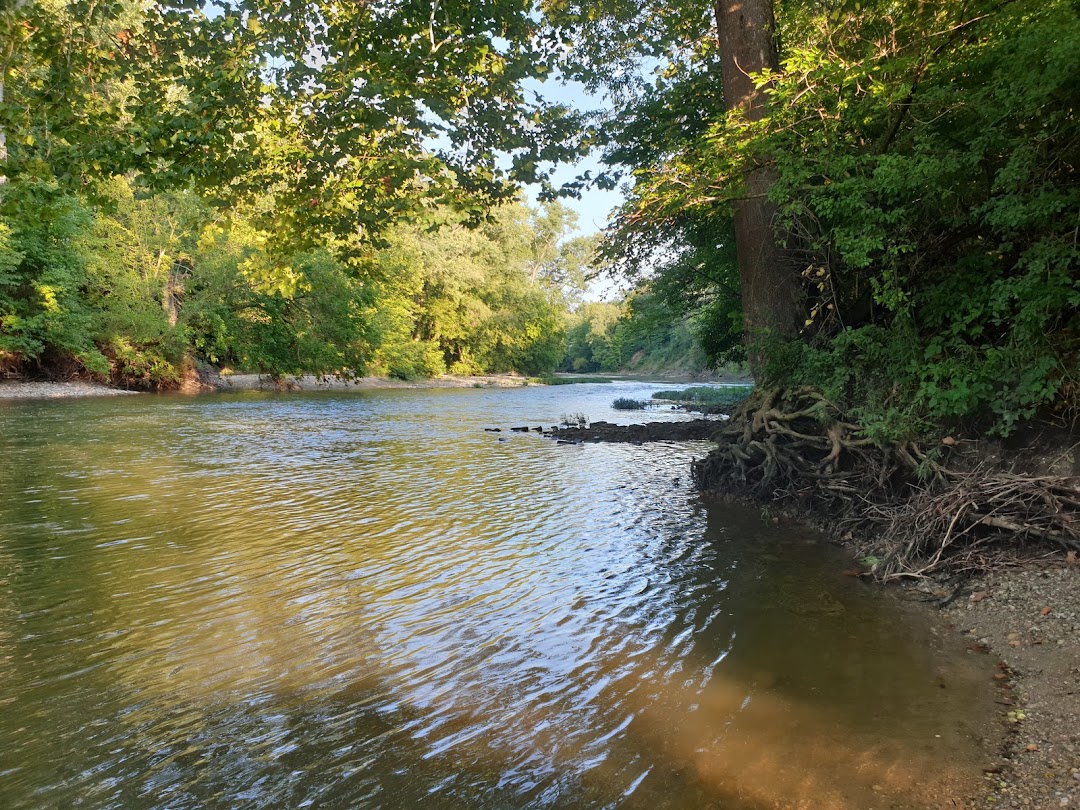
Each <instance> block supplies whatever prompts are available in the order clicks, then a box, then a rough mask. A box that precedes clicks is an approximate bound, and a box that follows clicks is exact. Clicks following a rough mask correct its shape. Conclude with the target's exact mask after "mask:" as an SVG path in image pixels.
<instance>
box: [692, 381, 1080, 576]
mask: <svg viewBox="0 0 1080 810" xmlns="http://www.w3.org/2000/svg"><path fill="white" fill-rule="evenodd" d="M717 441H718V443H719V444H718V447H717V449H716V450H714V451H713V452H712V453H710V454H709V456H707V457H706V458H704V459H702V460H701V461H699V462H697V463H696V464H695V465H694V477H695V480H696V481H697V483H698V485H699V486H700V487H701V488H702V489H705V490H711V491H715V492H720V493H724V494H732V495H739V496H750V497H754V498H757V499H760V500H765V501H769V502H778V503H780V504H781V505H785V506H791V507H795V508H797V509H799V510H800V511H803V512H806V513H809V514H810V515H812V516H814V517H817V518H819V519H820V518H824V519H826V520H828V521H829V524H830V525H829V528H830V529H831V530H832V531H833V532H834V533H836V534H837V535H840V536H844V537H847V538H849V539H853V540H855V542H856V543H857V545H858V546H859V547H860V549H861V550H862V552H863V553H864V555H865V556H867V557H873V558H874V559H875V564H874V574H875V575H876V576H878V577H879V578H881V579H896V578H905V577H923V576H927V575H929V574H931V573H938V572H942V571H944V572H949V573H958V572H964V571H972V570H978V569H983V568H986V567H989V566H991V565H993V564H994V563H995V562H999V561H1001V560H1004V559H1006V558H1007V557H1008V556H1009V555H1010V554H1015V552H1016V550H1017V548H1019V547H1023V546H1029V545H1030V546H1037V547H1039V548H1045V547H1046V546H1047V545H1049V546H1051V547H1056V548H1059V549H1064V550H1070V551H1080V478H1076V477H1063V476H1047V475H1019V474H1016V473H1013V472H1009V471H1005V470H1003V469H1000V468H996V467H993V466H991V465H989V464H985V463H984V464H976V465H974V466H973V467H970V468H965V467H964V466H963V465H964V463H966V462H965V460H964V459H963V458H961V457H960V455H959V454H957V453H954V452H952V450H951V448H949V447H945V446H943V447H939V448H935V449H934V451H933V452H930V451H928V450H927V449H926V448H925V447H924V446H922V445H920V444H919V443H916V442H904V443H888V444H878V443H876V442H874V441H873V440H872V439H870V438H869V437H867V436H865V435H864V434H863V433H862V431H861V429H860V427H859V425H857V424H854V423H853V422H851V421H849V420H847V419H845V418H844V415H843V414H842V413H841V412H840V410H839V409H838V408H837V407H836V406H835V405H833V404H832V403H830V402H829V401H828V400H827V399H825V397H823V396H822V395H821V394H820V393H818V392H817V391H814V390H812V389H807V388H804V389H799V390H796V391H782V390H780V389H773V390H765V391H759V392H757V393H755V395H754V396H753V397H751V398H750V399H749V400H747V402H746V403H744V405H743V406H742V407H741V409H740V410H739V411H737V412H736V413H735V414H734V415H733V417H732V419H731V421H730V422H729V423H728V424H727V425H726V426H725V427H724V428H723V430H722V431H721V432H720V434H719V435H718V437H717ZM946 461H948V462H949V463H950V464H952V462H953V461H956V462H959V463H957V464H955V465H952V466H948V465H947V464H946Z"/></svg>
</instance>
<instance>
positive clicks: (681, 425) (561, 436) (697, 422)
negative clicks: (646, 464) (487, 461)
mask: <svg viewBox="0 0 1080 810" xmlns="http://www.w3.org/2000/svg"><path fill="white" fill-rule="evenodd" d="M723 426H724V423H723V422H722V421H719V420H716V419H691V420H689V421H685V422H647V423H645V424H644V425H616V424H613V423H611V422H593V423H592V424H591V425H589V426H588V427H556V428H552V429H551V430H550V431H549V432H547V433H545V435H547V436H550V437H551V438H553V439H557V440H559V441H561V442H572V443H574V444H577V443H579V442H630V443H632V444H642V443H643V442H663V441H668V442H685V441H700V440H708V439H711V438H712V437H713V435H714V434H715V433H716V432H717V431H718V430H720V429H721V428H722V427H723Z"/></svg>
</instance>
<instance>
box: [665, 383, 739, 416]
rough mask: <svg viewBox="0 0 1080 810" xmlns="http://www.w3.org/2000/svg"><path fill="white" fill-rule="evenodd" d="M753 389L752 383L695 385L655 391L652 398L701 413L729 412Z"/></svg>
mask: <svg viewBox="0 0 1080 810" xmlns="http://www.w3.org/2000/svg"><path fill="white" fill-rule="evenodd" d="M753 390H754V387H753V386H752V385H738V386H725V387H723V388H713V387H710V386H704V385H695V386H691V387H690V388H684V389H682V390H677V391H655V392H654V393H653V399H660V400H666V401H668V402H677V403H679V404H680V405H682V406H684V407H686V408H689V409H690V410H695V411H701V412H703V413H729V412H731V410H732V409H733V408H734V407H735V406H736V405H739V404H741V403H742V402H745V401H746V399H747V398H748V397H749V396H750V394H751V393H753Z"/></svg>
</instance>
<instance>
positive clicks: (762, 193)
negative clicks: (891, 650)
mask: <svg viewBox="0 0 1080 810" xmlns="http://www.w3.org/2000/svg"><path fill="white" fill-rule="evenodd" d="M725 15H726V16H725ZM0 71H2V73H0V76H2V83H0V87H2V93H3V95H2V105H0V136H2V138H3V141H2V145H0V160H2V163H0V174H2V177H3V185H2V189H0V326H2V331H0V366H2V367H3V368H4V369H5V370H6V371H8V372H9V373H16V372H22V373H85V374H91V375H95V376H98V377H101V378H109V379H111V380H113V381H114V382H117V383H120V384H124V385H129V386H144V387H168V386H169V385H172V384H175V383H176V382H177V381H178V380H179V379H180V377H181V376H182V375H183V374H184V373H185V369H188V368H190V367H191V366H192V365H193V364H194V363H196V362H206V363H211V364H215V365H218V366H224V367H234V368H238V369H243V370H251V371H259V372H263V373H268V374H272V375H282V374H294V373H301V372H311V373H320V374H345V375H349V374H365V373H374V374H389V375H394V376H400V377H413V376H424V375H431V374H439V373H443V372H447V371H449V372H454V373H475V372H482V371H506V370H516V371H519V372H522V373H525V374H541V373H546V372H550V371H551V370H553V369H555V368H562V369H564V370H577V371H596V370H604V369H606V370H610V369H616V368H623V367H627V366H631V365H633V364H634V363H635V362H637V363H642V362H647V361H643V358H646V357H649V356H651V357H652V358H654V363H656V364H659V365H663V364H671V365H674V366H678V365H680V364H682V366H683V367H684V368H686V367H690V366H693V367H696V368H701V367H705V366H709V365H716V364H718V363H724V362H740V361H747V362H749V365H750V367H751V368H752V370H753V373H754V376H755V378H756V379H757V380H758V382H759V383H761V384H768V385H769V386H773V387H778V388H780V389H783V390H797V389H800V388H804V387H810V388H813V389H814V390H815V391H816V392H818V393H819V394H820V396H822V397H823V398H824V399H825V400H826V401H828V402H829V403H830V404H831V405H832V406H835V408H836V409H837V410H838V412H842V413H843V414H844V415H845V418H846V419H847V420H848V421H849V422H850V423H853V424H857V425H858V427H859V434H860V436H861V437H862V438H865V439H867V440H869V441H873V442H878V443H882V442H904V441H908V440H912V439H914V438H915V437H917V436H921V435H923V434H925V433H926V432H927V431H934V430H937V429H939V428H940V427H942V426H948V425H967V426H970V427H971V428H972V429H975V430H978V431H980V432H982V433H986V434H989V435H999V436H1008V435H1009V434H1011V433H1013V432H1014V431H1016V430H1017V428H1018V426H1022V425H1023V424H1025V423H1026V422H1029V421H1030V420H1033V419H1036V418H1038V417H1040V416H1046V415H1047V414H1051V415H1053V416H1054V417H1055V418H1059V419H1063V420H1068V419H1071V418H1072V417H1073V416H1074V415H1075V413H1076V412H1077V405H1078V397H1080V385H1078V357H1080V355H1078V352H1077V349H1078V340H1080V338H1078V329H1077V327H1078V325H1080V324H1078V320H1077V305H1078V303H1080V283H1078V273H1077V264H1078V256H1080V237H1078V234H1080V184H1078V173H1077V169H1078V161H1080V130H1078V126H1077V102H1078V99H1080V4H1077V3H1076V2H1074V1H1073V0H1049V1H1048V2H1035V1H1034V0H1005V2H1002V1H1001V0H949V1H948V2H940V3H926V2H923V0H893V1H891V2H886V1H885V0H869V1H868V2H853V1H852V2H848V0H832V1H831V2H820V1H819V0H785V1H784V2H775V3H773V2H766V0H754V2H747V3H741V4H734V3H728V2H723V0H722V1H721V2H719V3H717V4H716V5H715V6H711V5H709V4H699V3H693V2H686V1H685V0H661V1H660V2H658V3H656V4H651V5H648V6H644V7H642V6H641V5H640V4H637V3H632V2H625V1H624V0H609V1H608V2H605V3H601V4H595V3H577V2H574V0H545V1H544V2H541V3H539V4H534V3H532V2H525V0H493V1H492V2H485V3H466V2H440V1H439V0H436V1H435V2H412V1H411V0H401V1H399V2H387V3H375V4H372V3H368V2H329V1H328V0H319V1H317V2H296V1H295V0H220V2H205V3H204V2H197V1H196V0H177V1H176V2H164V3H160V2H159V3H146V2H139V1H137V0H78V2H59V0H36V1H32V0H15V1H14V2H9V3H7V4H6V5H5V10H4V11H3V12H2V13H0ZM566 81H573V82H577V83H580V85H581V86H583V87H585V88H587V89H589V90H590V91H592V93H593V94H594V96H592V97H593V98H603V99H604V105H603V106H602V108H601V109H595V110H578V109H570V108H568V107H567V106H566V105H565V104H560V103H554V102H551V101H548V100H546V98H545V96H544V93H545V92H546V88H547V87H549V86H552V85H555V84H558V83H559V82H566ZM588 153H593V154H600V155H601V156H602V159H603V161H604V165H605V169H604V170H603V171H602V172H600V173H599V174H594V173H585V174H583V175H582V176H580V177H579V178H578V179H577V180H576V181H575V182H573V183H568V184H561V185H560V184H556V183H555V182H554V181H553V180H552V172H553V169H554V168H555V167H556V166H558V165H560V164H561V163H565V162H568V161H570V162H572V161H573V160H575V159H578V158H580V157H581V156H582V155H585V154H588ZM525 185H530V186H532V187H539V188H540V189H541V193H540V197H541V199H542V200H543V202H542V203H540V204H529V203H528V202H526V201H525V199H524V198H523V197H522V196H521V193H522V192H521V189H522V188H523V186H525ZM614 186H620V187H621V188H622V189H623V191H624V194H625V202H624V204H623V205H622V207H621V208H620V209H619V210H618V211H617V212H616V213H615V214H614V216H613V218H612V221H611V224H610V225H609V227H608V229H607V231H605V232H604V233H603V234H602V235H601V236H600V237H599V238H593V237H591V236H588V235H580V234H577V233H576V231H575V222H574V215H573V213H572V212H570V211H569V210H568V209H567V208H566V207H565V206H564V205H563V204H562V203H560V202H559V198H560V195H562V196H566V195H574V194H577V193H580V192H581V191H582V190H583V189H586V188H589V187H598V188H611V187H614ZM602 273H608V274H613V275H616V276H618V277H620V278H623V279H628V280H629V281H630V282H631V284H632V286H633V289H632V291H631V292H630V293H629V294H628V295H627V296H626V298H625V300H623V301H621V302H619V303H616V304H609V303H595V302H588V301H585V300H583V298H582V290H583V285H584V279H585V278H586V277H590V276H593V275H596V274H602Z"/></svg>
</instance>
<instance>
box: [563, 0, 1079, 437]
mask: <svg viewBox="0 0 1080 810" xmlns="http://www.w3.org/2000/svg"><path fill="white" fill-rule="evenodd" d="M615 9H616V10H615V11H611V12H610V16H609V18H608V19H609V24H610V26H612V27H611V28H609V29H608V30H609V33H611V32H615V33H618V32H625V31H626V30H627V29H626V27H625V26H621V27H620V24H619V22H618V21H619V20H623V19H625V14H624V12H625V9H623V7H622V5H621V4H616V5H615ZM620 9H622V10H621V11H620ZM700 11H703V9H702V10H700ZM777 12H778V22H779V25H780V40H781V45H782V50H781V65H780V71H779V72H778V73H776V74H773V75H764V76H761V77H760V81H761V82H762V84H763V85H765V86H767V87H768V91H769V95H770V114H769V115H768V116H767V117H766V118H765V119H764V120H763V121H762V122H760V123H754V124H750V123H748V122H747V121H745V120H743V119H742V118H740V117H739V116H737V115H726V114H725V113H724V112H723V106H724V105H723V104H722V103H721V99H720V92H721V91H720V85H721V83H720V77H719V74H718V72H717V70H716V53H715V49H714V47H713V45H712V44H710V42H709V40H708V37H705V36H700V35H698V34H697V33H695V32H692V31H690V30H689V29H688V34H687V36H686V37H684V38H683V39H682V42H681V44H680V41H679V39H678V38H677V37H666V38H665V37H658V38H657V39H654V40H650V41H648V42H645V43H644V44H642V45H641V46H640V47H639V50H638V52H639V53H641V54H646V53H652V54H653V55H654V56H655V55H656V53H655V50H654V47H655V42H658V41H661V40H662V41H663V42H665V43H666V45H665V48H666V50H663V56H664V57H665V58H666V60H667V61H666V64H665V63H664V62H663V61H662V62H661V64H660V69H659V75H658V76H656V77H655V78H654V79H653V80H652V81H650V82H644V83H643V84H644V87H643V89H641V90H640V91H639V92H637V93H636V94H635V93H624V96H623V98H624V99H625V101H624V103H623V104H622V105H621V106H619V107H617V109H616V111H615V114H614V120H613V121H612V123H611V125H610V127H609V132H610V133H611V135H612V138H613V139H614V141H613V142H612V145H611V146H609V150H608V159H609V160H610V161H611V162H612V163H613V164H615V163H619V162H623V163H628V164H629V165H631V166H632V167H633V169H632V173H633V180H634V185H633V188H632V190H631V193H630V196H629V198H628V201H627V203H626V205H625V206H624V208H623V209H622V211H621V212H620V214H619V217H618V219H617V221H616V224H615V228H614V229H613V231H612V232H611V234H610V235H609V237H608V239H607V240H606V242H605V252H606V256H607V258H608V261H609V262H611V263H613V264H615V265H617V266H618V267H620V268H622V269H623V270H624V271H625V272H629V273H631V274H634V275H636V276H640V275H642V273H643V271H649V270H654V275H653V277H652V279H651V281H650V285H651V289H652V290H653V293H654V294H658V295H661V296H662V297H664V298H665V299H666V300H668V301H670V302H671V303H672V305H674V306H675V307H677V308H678V310H680V311H683V312H691V313H695V314H696V315H697V317H699V318H700V319H701V320H699V321H698V322H699V323H701V324H703V325H704V328H703V330H702V335H703V338H704V340H703V344H704V346H705V349H706V351H707V352H708V354H709V355H710V356H711V357H714V358H715V357H718V356H723V353H724V352H725V351H727V350H729V349H730V347H731V346H732V338H733V337H734V336H735V335H736V334H737V332H738V320H739V317H740V316H739V311H738V307H737V306H736V304H735V301H736V298H737V284H738V281H737V277H736V274H735V273H734V262H733V261H732V259H731V255H730V248H731V245H732V243H733V240H732V239H731V237H730V227H731V226H730V222H731V219H730V203H731V202H732V200H734V199H736V198H738V196H739V195H740V194H742V193H743V189H742V183H741V167H744V166H745V165H747V162H748V161H751V162H756V163H755V165H757V164H760V163H764V164H765V165H766V166H767V167H768V169H769V171H770V176H771V178H772V187H771V190H770V198H771V199H772V201H773V202H774V203H775V205H776V206H777V210H778V218H777V221H776V225H777V227H778V229H779V232H780V237H781V239H782V241H783V243H784V248H785V256H786V259H787V261H788V262H789V266H790V271H791V273H792V274H794V275H796V276H797V277H798V278H799V279H800V280H801V285H802V289H803V292H804V295H805V302H806V323H805V327H804V329H803V333H802V334H801V335H800V336H799V338H798V339H797V340H796V341H794V342H793V343H791V344H787V345H784V344H781V343H780V342H778V341H777V342H774V343H773V344H772V345H771V346H770V347H768V350H767V354H768V359H769V363H768V365H767V368H766V376H767V377H768V378H770V380H769V381H770V382H773V383H779V384H781V385H787V386H796V387H797V386H800V385H814V386H818V387H821V388H823V389H824V391H825V392H826V394H827V395H828V396H829V397H830V398H831V399H832V400H834V401H835V402H836V403H837V404H838V405H840V406H841V407H842V408H843V409H844V410H845V411H847V412H849V413H854V414H856V415H857V416H858V417H859V418H860V419H861V420H862V422H863V423H864V424H865V425H867V429H868V431H869V433H870V435H872V436H874V437H875V438H876V439H878V440H881V441H884V440H887V439H903V438H906V437H910V436H912V435H915V434H917V433H919V432H921V431H925V430H929V429H931V428H933V427H936V426H941V425H943V424H955V423H963V424H966V425H969V426H971V427H973V428H978V429H983V430H989V431H991V432H993V433H998V434H1002V435H1006V434H1008V433H1010V432H1011V431H1013V430H1014V429H1015V428H1016V426H1017V425H1018V424H1020V423H1022V422H1024V421H1026V420H1029V419H1032V418H1034V417H1036V416H1037V415H1038V414H1040V413H1045V412H1046V411H1047V410H1048V409H1057V410H1059V411H1060V410H1065V409H1074V410H1075V408H1076V407H1077V405H1078V403H1077V402H1076V397H1077V391H1080V386H1078V385H1077V377H1078V375H1080V366H1078V359H1080V351H1078V349H1080V338H1078V337H1077V336H1078V335H1080V321H1078V315H1077V312H1078V307H1077V305H1078V303H1080V287H1078V286H1077V281H1076V279H1077V278H1078V277H1080V272H1078V270H1080V267H1078V265H1080V246H1078V242H1077V239H1076V233H1077V228H1078V227H1080V220H1078V219H1077V211H1080V184H1078V182H1077V178H1078V176H1080V175H1078V166H1080V127H1078V120H1077V110H1078V109H1080V105H1078V102H1080V82H1078V80H1077V77H1078V76H1080V9H1078V7H1077V6H1076V4H1075V3H1074V2H1069V1H1068V0H1050V2H1036V0H1015V2H1010V3H999V2H996V1H995V0H973V2H966V3H924V2H920V0H901V2H891V1H890V2H885V1H884V0H870V1H869V2H862V3H836V4H820V3H814V2H793V3H784V4H777ZM644 13H645V14H649V13H650V12H644ZM650 19H652V20H653V24H654V25H656V26H660V27H661V28H662V27H663V21H662V20H661V19H659V18H654V17H650ZM683 19H685V18H683V17H676V18H674V23H673V24H682V23H681V22H680V21H681V20H683ZM574 30H575V31H577V32H578V33H579V34H580V35H582V36H586V35H587V31H586V30H585V29H584V28H576V29H574ZM665 30H668V31H670V30H671V29H665ZM634 48H635V46H634V45H633V43H632V40H630V39H626V40H622V41H620V43H619V45H618V46H616V47H615V48H614V49H613V50H614V51H615V52H621V51H620V49H629V50H633V49H634ZM582 53H587V50H586V51H583V52H582ZM571 58H573V57H571ZM590 68H591V70H592V71H593V75H599V76H600V78H599V79H598V81H603V74H604V68H603V65H602V64H599V63H594V64H592V65H591V66H590ZM610 81H611V82H612V84H613V86H617V87H618V88H620V90H623V91H625V89H626V87H627V84H626V83H625V82H623V81H621V78H620V77H619V76H612V77H611V78H610ZM665 290H666V291H669V292H670V293H674V294H673V295H671V294H668V293H667V292H665ZM684 291H685V292H684ZM733 293H736V294H733Z"/></svg>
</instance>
